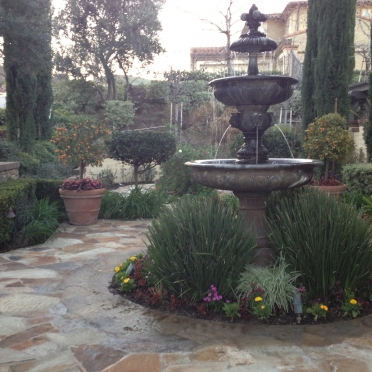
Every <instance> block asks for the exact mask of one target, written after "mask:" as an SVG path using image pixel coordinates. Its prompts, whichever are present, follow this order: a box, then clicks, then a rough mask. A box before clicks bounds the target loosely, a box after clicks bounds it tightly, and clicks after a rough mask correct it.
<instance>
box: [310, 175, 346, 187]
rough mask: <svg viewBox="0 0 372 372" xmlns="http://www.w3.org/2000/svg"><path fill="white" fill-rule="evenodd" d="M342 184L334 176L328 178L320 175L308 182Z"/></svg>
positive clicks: (319, 184)
mask: <svg viewBox="0 0 372 372" xmlns="http://www.w3.org/2000/svg"><path fill="white" fill-rule="evenodd" d="M342 184H343V183H342V182H340V181H339V180H337V179H336V178H335V177H334V176H329V177H328V179H326V178H325V177H322V178H319V179H318V180H312V181H311V183H310V185H312V186H340V185H342Z"/></svg>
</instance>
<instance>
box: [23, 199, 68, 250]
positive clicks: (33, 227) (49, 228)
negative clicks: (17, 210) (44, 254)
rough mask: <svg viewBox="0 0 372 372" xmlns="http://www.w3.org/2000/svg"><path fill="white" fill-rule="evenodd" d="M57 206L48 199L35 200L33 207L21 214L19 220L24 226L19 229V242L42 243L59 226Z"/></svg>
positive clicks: (28, 243) (59, 215)
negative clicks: (20, 219)
mask: <svg viewBox="0 0 372 372" xmlns="http://www.w3.org/2000/svg"><path fill="white" fill-rule="evenodd" d="M60 217H61V214H60V212H59V206H58V204H57V203H56V202H54V203H49V199H48V198H46V199H41V200H36V201H35V203H34V205H33V207H31V208H29V209H28V210H27V211H26V213H24V214H23V216H22V218H23V220H22V221H21V223H22V225H23V226H24V228H23V229H22V230H21V231H20V241H21V244H27V245H30V244H42V243H44V242H45V241H46V240H47V239H48V238H49V237H50V236H51V235H52V234H53V233H54V232H55V230H56V229H57V227H58V226H59V218H60Z"/></svg>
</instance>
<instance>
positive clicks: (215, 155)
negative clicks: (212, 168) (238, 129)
mask: <svg viewBox="0 0 372 372" xmlns="http://www.w3.org/2000/svg"><path fill="white" fill-rule="evenodd" d="M230 128H231V125H229V126H228V127H227V129H226V130H225V132H224V134H223V135H222V137H221V141H220V143H219V144H218V146H217V150H216V153H215V154H214V158H215V159H217V154H218V150H219V149H220V146H221V143H222V140H223V138H224V137H225V135H226V133H227V131H228V130H229V129H230Z"/></svg>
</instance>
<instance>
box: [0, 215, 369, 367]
mask: <svg viewBox="0 0 372 372" xmlns="http://www.w3.org/2000/svg"><path fill="white" fill-rule="evenodd" d="M150 222H151V221H150V220H137V221H113V220H99V221H98V223H97V224H96V225H92V226H86V227H79V226H71V225H68V224H62V225H61V226H60V228H59V229H58V230H57V232H56V234H55V236H54V237H53V238H52V239H49V241H48V242H46V243H45V244H42V245H38V246H34V247H29V248H23V249H17V250H14V251H11V252H6V253H0V372H24V371H30V372H33V371H35V372H47V371H48V372H52V371H53V372H75V371H87V372H99V371H105V372H109V371H110V372H114V371H118V372H119V371H120V372H129V371H130V372H137V371H138V372H209V371H211V372H220V371H229V372H238V371H248V372H249V371H252V372H253V371H254V372H260V371H265V372H266V371H267V372H269V371H270V372H271V371H284V372H287V371H307V372H313V371H314V372H315V371H326V372H331V371H337V372H348V371H358V372H367V371H370V372H372V317H371V316H369V317H365V318H361V319H356V320H352V321H348V322H340V323H333V324H328V325H318V326H301V325H300V326H248V325H240V324H239V325H238V324H229V323H217V322H208V321H201V320H196V319H191V318H185V317H180V316H175V315H167V314H164V313H159V312H156V311H150V310H148V309H145V308H142V307H140V306H138V305H136V304H133V303H131V302H129V301H126V300H124V299H123V298H121V297H119V296H114V295H113V294H111V293H110V292H109V291H108V288H107V287H108V284H109V282H110V281H111V278H112V276H113V273H114V271H113V269H114V267H115V266H117V264H118V263H120V262H122V261H124V260H125V259H126V258H127V257H129V256H131V255H133V254H136V253H138V252H140V251H143V250H144V249H145V245H144V242H143V241H144V240H145V239H146V237H145V233H146V232H147V226H148V224H149V223H150Z"/></svg>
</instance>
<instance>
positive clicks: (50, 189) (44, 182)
mask: <svg viewBox="0 0 372 372" xmlns="http://www.w3.org/2000/svg"><path fill="white" fill-rule="evenodd" d="M33 182H34V184H35V196H36V199H37V200H41V199H44V198H48V199H49V202H50V203H51V204H54V203H60V206H61V210H60V211H62V210H64V207H63V201H62V199H61V197H60V195H59V191H58V190H59V187H60V185H61V183H62V180H55V179H47V178H44V179H42V178H38V179H34V180H33Z"/></svg>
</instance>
